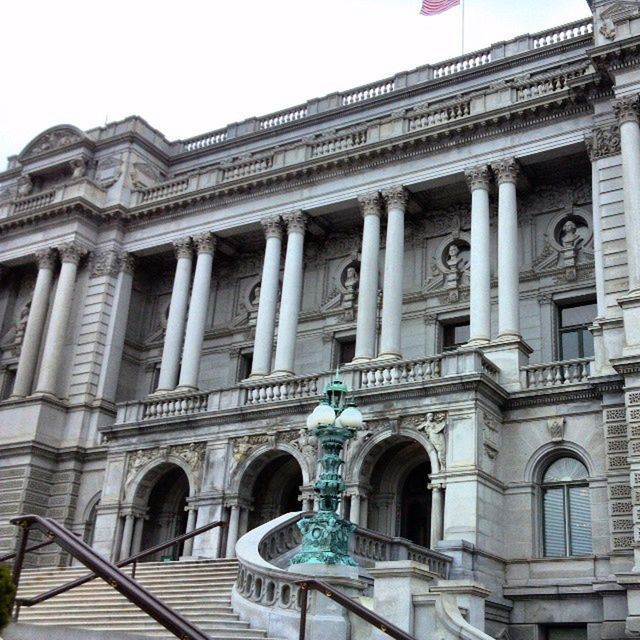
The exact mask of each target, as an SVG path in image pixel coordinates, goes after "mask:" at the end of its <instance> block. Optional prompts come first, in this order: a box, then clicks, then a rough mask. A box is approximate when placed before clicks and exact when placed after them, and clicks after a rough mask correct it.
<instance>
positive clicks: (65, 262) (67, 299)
mask: <svg viewBox="0 0 640 640" xmlns="http://www.w3.org/2000/svg"><path fill="white" fill-rule="evenodd" d="M58 253H59V254H60V259H61V261H62V267H61V268H60V275H59V276H58V287H57V289H56V293H55V296H54V299H53V305H52V307H51V316H50V318H49V328H48V330H47V337H46V338H45V342H44V349H43V351H42V360H41V365H40V375H39V376H38V383H37V385H36V393H45V394H49V395H53V396H55V395H56V392H57V388H56V385H57V378H58V372H59V370H60V365H61V362H62V357H63V354H64V339H65V335H66V333H67V329H68V327H69V320H70V318H71V309H72V302H73V292H74V289H75V285H76V275H77V273H78V263H79V262H80V259H81V258H82V256H84V255H85V254H86V250H85V249H82V248H81V247H79V246H78V245H77V244H74V243H68V244H63V245H61V246H60V247H58Z"/></svg>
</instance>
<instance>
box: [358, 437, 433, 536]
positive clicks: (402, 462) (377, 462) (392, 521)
mask: <svg viewBox="0 0 640 640" xmlns="http://www.w3.org/2000/svg"><path fill="white" fill-rule="evenodd" d="M430 474H431V464H430V462H429V456H428V455H427V452H426V451H425V450H424V448H423V447H422V446H421V445H420V443H419V442H416V441H415V440H412V439H410V438H407V437H404V436H392V437H391V438H388V439H386V440H384V441H383V442H380V443H379V444H378V445H377V446H376V447H374V449H372V450H371V452H370V453H369V455H368V456H367V458H366V460H365V463H364V465H363V475H364V476H365V477H364V478H362V480H364V481H365V482H366V483H368V484H369V486H370V487H371V489H370V492H369V499H368V509H367V522H368V527H369V528H370V529H374V530H375V531H379V532H380V533H384V534H386V535H390V536H401V537H403V538H407V539H409V540H411V541H412V542H415V543H416V544H419V545H422V546H425V547H428V546H429V543H430V530H431V491H430V490H429V489H428V485H429V476H430Z"/></svg>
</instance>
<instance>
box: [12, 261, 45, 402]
mask: <svg viewBox="0 0 640 640" xmlns="http://www.w3.org/2000/svg"><path fill="white" fill-rule="evenodd" d="M36 261H37V263H38V277H37V278H36V285H35V288H34V290H33V297H32V298H31V308H30V309H29V317H28V318H27V326H26V328H25V332H24V337H23V340H22V346H21V349H20V360H19V361H18V370H17V372H16V379H15V383H14V385H13V394H12V397H14V398H24V397H25V396H28V395H29V394H30V393H31V388H32V385H33V378H34V376H35V372H36V365H37V363H38V353H39V352H40V343H41V341H42V333H43V331H44V325H45V321H46V319H47V309H48V308H49V297H50V295H51V286H52V284H53V270H54V268H55V264H56V254H55V251H54V250H53V249H43V250H41V251H36Z"/></svg>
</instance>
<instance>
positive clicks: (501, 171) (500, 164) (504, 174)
mask: <svg viewBox="0 0 640 640" xmlns="http://www.w3.org/2000/svg"><path fill="white" fill-rule="evenodd" d="M491 168H492V169H493V173H494V175H495V177H496V181H497V183H498V185H501V184H507V183H515V181H516V180H517V178H518V173H520V167H519V165H518V161H517V160H516V159H515V158H504V159H503V160H498V161H497V162H494V163H493V164H492V165H491Z"/></svg>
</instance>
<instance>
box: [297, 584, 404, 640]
mask: <svg viewBox="0 0 640 640" xmlns="http://www.w3.org/2000/svg"><path fill="white" fill-rule="evenodd" d="M296 584H297V585H298V586H299V587H300V593H301V600H300V635H299V640H305V638H306V633H307V598H308V595H309V591H310V590H311V589H314V590H315V591H318V592H319V593H321V594H322V595H323V596H326V597H327V598H330V599H331V600H333V601H334V602H337V603H338V604H339V605H340V606H342V607H344V608H345V609H347V610H348V611H351V613H353V614H354V615H356V616H358V617H359V618H361V619H362V620H364V621H365V622H368V623H369V624H371V625H373V626H374V627H376V629H380V631H382V632H383V633H386V634H387V635H388V636H390V637H392V638H395V640H416V638H414V637H413V636H412V635H409V634H408V633H407V632H406V631H403V630H402V629H400V628H399V627H396V626H395V625H394V624H392V623H391V622H389V621H387V620H385V619H384V618H383V617H382V616H379V615H378V614H377V613H374V612H373V611H371V609H367V607H364V606H363V605H361V604H360V603H359V602H356V601H355V600H353V599H352V598H350V597H349V596H348V595H347V594H345V593H342V591H338V590H337V589H335V588H334V587H332V586H331V585H330V584H329V583H328V582H323V581H322V580H316V579H314V578H312V579H310V580H298V581H297V582H296Z"/></svg>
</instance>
